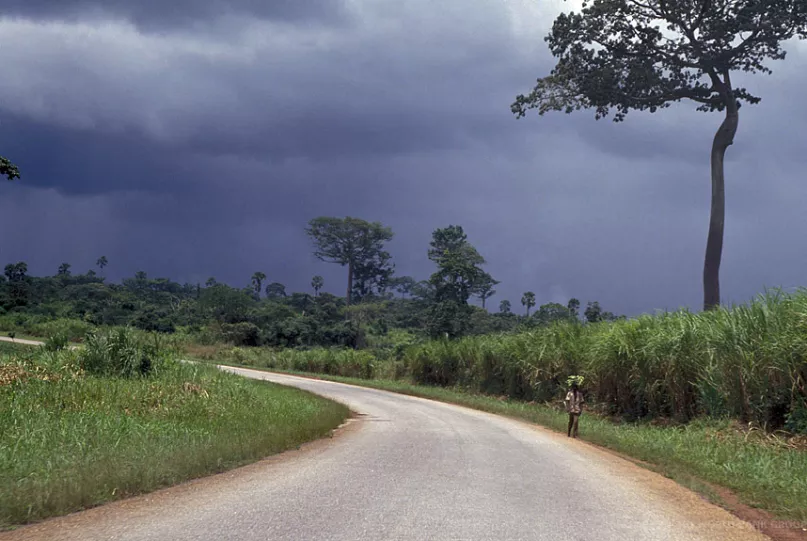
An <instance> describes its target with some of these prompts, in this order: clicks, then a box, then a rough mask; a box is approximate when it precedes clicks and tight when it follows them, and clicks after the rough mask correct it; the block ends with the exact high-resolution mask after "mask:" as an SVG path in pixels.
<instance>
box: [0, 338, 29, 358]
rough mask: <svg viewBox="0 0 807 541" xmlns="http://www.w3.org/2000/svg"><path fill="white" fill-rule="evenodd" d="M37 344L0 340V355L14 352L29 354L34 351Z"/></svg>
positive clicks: (13, 353)
mask: <svg viewBox="0 0 807 541" xmlns="http://www.w3.org/2000/svg"><path fill="white" fill-rule="evenodd" d="M37 347H38V346H29V345H26V344H19V343H16V342H15V343H12V342H3V341H0V356H2V355H15V354H30V353H33V352H34V351H36V348H37Z"/></svg>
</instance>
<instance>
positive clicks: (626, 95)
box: [512, 0, 807, 310]
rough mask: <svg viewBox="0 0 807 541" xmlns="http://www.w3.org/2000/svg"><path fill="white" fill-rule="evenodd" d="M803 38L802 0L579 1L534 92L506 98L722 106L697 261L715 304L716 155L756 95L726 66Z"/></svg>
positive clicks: (755, 63) (618, 114)
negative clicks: (738, 83)
mask: <svg viewBox="0 0 807 541" xmlns="http://www.w3.org/2000/svg"><path fill="white" fill-rule="evenodd" d="M794 37H798V38H801V39H804V38H807V4H805V1H804V0H584V2H583V9H582V11H581V12H580V13H568V14H566V13H564V14H561V15H560V16H558V18H557V19H556V20H555V23H554V25H553V27H552V31H551V32H550V34H549V36H547V38H546V41H547V42H548V43H549V48H550V50H551V52H552V54H553V55H554V56H555V57H556V58H557V59H558V62H557V65H556V66H555V67H554V69H553V70H552V71H551V73H550V74H549V75H548V76H546V77H543V78H541V79H538V82H537V84H536V86H535V87H534V89H533V91H532V92H531V93H530V94H528V95H526V96H524V95H519V96H518V97H517V98H516V101H515V102H514V103H513V105H512V110H513V113H515V114H516V116H517V117H519V118H520V117H522V116H524V115H525V113H526V112H527V110H528V109H533V108H537V109H538V112H539V114H541V115H542V114H544V113H546V112H547V111H565V112H566V113H570V112H572V111H575V110H578V109H581V108H593V109H595V111H596V118H597V119H599V118H603V117H606V116H607V115H608V114H609V113H611V112H614V113H615V114H614V120H615V121H617V122H618V121H621V120H624V118H625V115H626V114H627V113H628V111H630V110H640V111H644V110H646V111H650V112H651V113H652V112H655V111H657V110H659V109H663V108H666V107H669V106H670V104H672V103H673V102H679V101H681V100H690V101H692V102H695V104H696V105H697V110H698V111H720V112H722V113H723V114H724V118H723V122H722V124H721V125H720V127H719V128H718V130H717V133H716V134H715V136H714V139H713V141H712V151H711V177H712V196H711V197H712V203H711V212H710V219H709V234H708V237H707V242H706V254H705V258H704V265H703V307H704V309H706V310H709V309H712V308H715V307H716V306H718V305H719V303H720V276H719V274H720V272H719V271H720V261H721V258H722V252H723V224H724V219H725V187H724V184H725V179H724V172H723V160H724V157H725V153H726V149H727V148H728V147H729V146H731V145H732V144H733V143H734V136H735V134H736V133H737V126H738V120H739V114H738V111H739V109H740V104H741V102H747V103H751V104H756V103H758V102H759V101H760V98H758V97H756V96H754V95H753V94H751V93H750V92H749V91H747V90H746V89H745V88H736V87H735V86H734V84H733V83H732V73H736V72H741V71H742V72H750V73H771V70H770V68H768V67H767V65H766V64H767V62H768V61H770V60H781V59H784V58H785V50H784V49H783V48H782V43H783V42H785V41H787V40H789V39H791V38H794Z"/></svg>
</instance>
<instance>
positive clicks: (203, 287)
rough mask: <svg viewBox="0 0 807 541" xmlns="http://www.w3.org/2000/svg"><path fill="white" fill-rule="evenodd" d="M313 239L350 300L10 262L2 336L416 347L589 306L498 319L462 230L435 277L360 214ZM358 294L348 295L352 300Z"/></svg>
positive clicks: (506, 311) (449, 232)
mask: <svg viewBox="0 0 807 541" xmlns="http://www.w3.org/2000/svg"><path fill="white" fill-rule="evenodd" d="M307 231H308V234H309V235H310V236H311V237H312V239H313V247H314V253H315V255H317V256H318V257H319V258H321V259H322V260H323V261H328V262H334V263H337V264H340V265H343V266H346V267H347V274H348V280H347V288H346V290H345V292H346V295H345V296H344V297H339V296H336V295H332V294H330V293H325V292H323V291H322V289H323V287H324V285H325V284H324V280H323V279H322V277H321V276H318V275H317V276H314V277H313V278H312V280H311V291H310V292H295V293H288V292H287V291H286V288H285V286H284V285H283V284H281V283H279V282H269V283H267V282H268V280H267V276H266V274H265V273H262V272H255V273H254V274H252V276H251V278H250V279H249V280H247V279H246V277H245V282H248V283H246V284H245V286H244V287H232V286H230V285H227V284H223V283H219V282H218V281H217V280H216V279H215V278H210V279H208V280H207V281H206V283H205V284H188V283H186V284H180V283H177V282H173V281H171V280H169V279H167V278H156V279H154V278H150V277H149V276H148V275H147V274H146V273H145V272H143V271H140V272H137V273H136V274H135V275H134V276H133V277H131V278H126V279H124V280H123V281H122V283H120V284H115V283H109V282H108V281H107V280H106V279H105V278H104V277H103V276H102V274H103V272H104V269H105V268H106V267H107V266H108V265H109V261H108V260H107V258H106V257H101V258H99V259H98V261H97V267H98V270H97V271H96V270H90V271H88V272H86V273H84V274H73V273H72V271H71V266H70V265H69V264H68V263H64V264H62V265H60V266H59V267H58V269H57V270H56V274H55V275H54V276H46V277H35V276H31V275H30V274H29V273H28V266H27V265H26V263H25V262H19V263H13V264H8V265H6V267H5V272H4V275H3V276H2V277H0V330H3V331H6V332H8V331H11V332H17V333H19V334H20V335H23V334H28V335H34V336H50V335H52V334H55V333H59V334H64V335H66V336H67V337H68V338H69V339H73V340H76V339H80V338H81V337H82V336H84V334H85V333H86V332H87V331H88V330H90V329H92V328H93V327H94V326H101V325H130V326H133V327H136V328H139V329H142V330H147V331H156V332H160V333H174V332H177V331H179V330H181V331H183V332H185V333H189V334H193V335H194V336H195V338H196V341H198V342H202V343H216V342H220V341H226V342H232V343H234V344H236V345H242V346H257V345H267V346H274V347H311V346H346V347H353V348H363V347H365V346H367V345H368V343H370V342H372V341H373V340H376V341H378V340H382V341H383V340H384V338H383V337H385V336H387V334H388V331H389V330H390V329H395V330H398V331H403V332H405V333H407V334H408V335H409V336H410V338H412V339H423V338H428V337H443V336H448V337H452V338H454V337H459V336H464V335H480V334H486V333H490V332H499V331H510V330H515V329H517V328H533V327H536V326H540V325H545V324H548V323H550V322H552V321H557V320H572V319H574V320H577V319H578V317H579V315H578V312H579V310H580V302H579V301H577V300H576V299H572V300H571V301H570V302H569V303H568V304H567V305H561V304H557V303H548V304H544V305H543V306H541V307H539V309H538V310H536V311H535V312H533V313H531V314H530V309H531V308H532V307H533V306H534V305H535V295H534V294H533V293H531V292H528V293H527V294H525V298H526V299H530V300H525V301H524V302H523V303H522V304H523V305H524V307H525V314H527V315H525V316H520V315H516V314H514V313H513V312H512V309H511V305H510V303H509V302H507V301H502V302H501V303H500V310H499V312H498V313H495V314H492V313H489V312H488V311H487V310H485V309H483V308H480V307H478V306H473V305H471V304H470V301H471V300H472V299H473V298H478V299H479V300H480V301H481V303H482V304H483V305H484V304H485V303H486V301H487V300H488V299H490V298H491V297H492V296H493V295H494V294H495V290H494V289H493V288H494V286H495V285H496V284H497V283H498V282H497V281H496V280H494V279H493V277H492V276H490V275H489V274H488V273H487V272H485V271H484V270H483V269H482V266H483V265H484V263H485V260H484V258H482V256H481V255H479V253H478V252H477V251H476V249H475V248H474V247H473V246H472V245H471V244H470V243H469V242H468V239H467V236H466V235H465V233H464V232H463V230H462V228H461V227H459V226H449V227H447V228H444V229H438V230H436V231H435V232H434V238H433V241H432V243H431V245H430V247H429V248H428V256H429V259H431V260H432V261H434V262H435V266H436V271H435V272H434V273H433V274H432V275H431V276H430V277H429V279H428V280H421V281H417V280H415V279H414V278H412V277H408V276H396V275H395V273H394V265H393V264H392V258H391V256H390V254H389V253H388V252H386V251H385V250H384V243H385V242H386V241H388V240H389V239H390V238H391V237H392V231H391V230H390V229H389V228H386V227H384V226H382V225H381V224H377V223H376V224H373V223H369V222H365V221H363V220H359V219H356V218H345V219H337V218H317V219H315V220H312V221H311V224H310V226H309V228H308V229H307ZM348 295H349V297H348ZM584 316H585V318H586V320H587V321H598V320H601V319H614V318H615V316H614V315H613V314H611V313H609V312H604V311H603V310H602V309H601V308H600V306H599V304H598V303H596V302H592V303H589V304H588V306H587V308H586V310H585V311H584Z"/></svg>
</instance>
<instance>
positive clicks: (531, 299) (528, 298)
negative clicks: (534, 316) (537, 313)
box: [521, 291, 535, 317]
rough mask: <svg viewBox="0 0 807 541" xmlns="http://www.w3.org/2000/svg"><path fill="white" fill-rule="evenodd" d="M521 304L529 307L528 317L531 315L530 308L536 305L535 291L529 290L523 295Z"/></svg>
mask: <svg viewBox="0 0 807 541" xmlns="http://www.w3.org/2000/svg"><path fill="white" fill-rule="evenodd" d="M521 304H522V305H524V306H526V307H527V317H530V308H532V307H533V306H535V293H533V292H532V291H527V292H526V293H524V295H522V296H521Z"/></svg>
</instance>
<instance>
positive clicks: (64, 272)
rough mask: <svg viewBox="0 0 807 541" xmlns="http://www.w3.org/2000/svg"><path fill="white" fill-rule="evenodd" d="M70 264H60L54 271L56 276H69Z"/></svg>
mask: <svg viewBox="0 0 807 541" xmlns="http://www.w3.org/2000/svg"><path fill="white" fill-rule="evenodd" d="M70 267H71V265H70V263H62V264H61V265H59V269H58V270H57V271H56V276H70Z"/></svg>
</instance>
